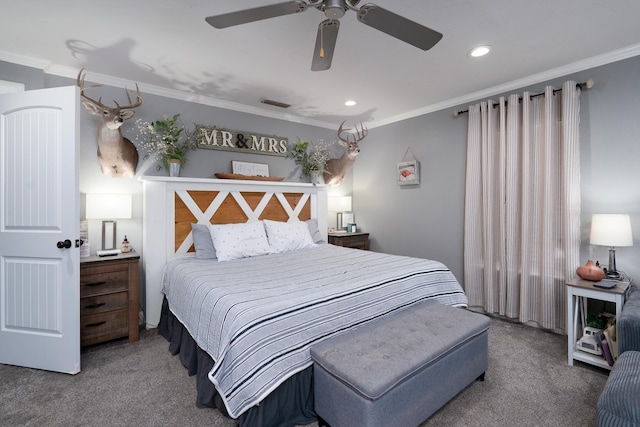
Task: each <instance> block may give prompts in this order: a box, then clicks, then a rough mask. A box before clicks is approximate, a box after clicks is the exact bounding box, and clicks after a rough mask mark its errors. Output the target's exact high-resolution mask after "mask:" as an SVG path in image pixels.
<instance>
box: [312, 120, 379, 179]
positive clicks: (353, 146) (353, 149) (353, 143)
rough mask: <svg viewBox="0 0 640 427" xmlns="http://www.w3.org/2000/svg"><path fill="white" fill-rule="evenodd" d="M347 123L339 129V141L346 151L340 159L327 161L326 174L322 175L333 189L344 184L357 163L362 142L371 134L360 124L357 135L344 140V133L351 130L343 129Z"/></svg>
mask: <svg viewBox="0 0 640 427" xmlns="http://www.w3.org/2000/svg"><path fill="white" fill-rule="evenodd" d="M345 122H346V120H345V121H344V122H342V124H341V125H340V128H338V141H339V142H340V144H341V145H344V146H345V147H346V151H345V152H344V154H343V155H342V157H340V158H339V159H329V160H327V164H326V165H325V166H324V173H323V174H322V175H323V177H324V182H325V184H328V185H331V186H333V187H335V186H337V185H340V184H342V181H343V180H344V178H345V177H346V176H347V174H348V173H349V171H350V170H351V168H352V167H353V163H354V162H355V161H356V156H357V155H358V153H360V145H359V144H360V142H361V141H362V140H363V139H364V138H365V137H366V136H367V134H368V133H369V130H368V129H367V128H366V127H365V126H364V125H363V124H362V123H360V129H358V127H357V126H356V128H355V129H356V133H355V135H354V134H350V135H347V137H346V138H344V137H342V132H344V131H348V130H351V129H343V128H342V127H343V126H344V124H345Z"/></svg>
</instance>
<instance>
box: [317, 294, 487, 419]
mask: <svg viewBox="0 0 640 427" xmlns="http://www.w3.org/2000/svg"><path fill="white" fill-rule="evenodd" d="M488 329H489V319H488V318H487V317H486V316H483V315H481V314H477V313H473V312H470V311H467V310H465V309H462V308H454V307H450V306H445V305H440V304H436V303H421V304H417V305H414V306H411V307H409V308H407V309H405V310H403V311H401V312H398V313H394V314H391V315H389V316H386V317H383V318H380V319H377V320H375V321H373V322H370V323H368V324H366V325H363V326H361V327H359V328H357V329H355V330H352V331H349V332H346V333H344V334H342V335H339V336H337V337H334V338H330V339H328V340H326V341H323V342H320V343H319V344H317V345H315V346H313V347H312V348H311V357H312V358H313V361H314V367H313V369H314V372H313V375H314V394H315V410H316V412H317V414H318V416H319V417H320V418H322V419H323V420H324V421H325V422H327V423H328V424H329V425H331V426H332V427H352V426H358V427H373V426H381V427H382V426H385V427H388V426H403V427H406V426H417V425H418V424H420V423H421V422H422V421H424V420H426V419H427V418H428V417H429V416H430V415H431V414H433V413H434V412H435V411H437V410H438V409H439V408H440V407H441V406H442V405H444V404H445V403H447V402H448V401H449V400H450V399H451V398H452V397H454V396H455V395H456V394H458V393H459V392H460V391H461V390H463V389H464V388H465V387H467V386H468V385H469V384H470V383H471V382H473V381H474V380H476V379H478V378H484V372H485V371H486V369H487V366H488V342H487V341H488V340H487V334H488Z"/></svg>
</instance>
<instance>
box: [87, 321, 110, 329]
mask: <svg viewBox="0 0 640 427" xmlns="http://www.w3.org/2000/svg"><path fill="white" fill-rule="evenodd" d="M105 323H107V322H106V321H105V320H103V321H102V322H95V323H87V325H86V326H87V328H95V327H96V326H100V325H104V324H105Z"/></svg>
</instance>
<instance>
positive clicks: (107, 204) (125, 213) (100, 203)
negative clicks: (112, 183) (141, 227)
mask: <svg viewBox="0 0 640 427" xmlns="http://www.w3.org/2000/svg"><path fill="white" fill-rule="evenodd" d="M86 217H87V219H130V218H131V194H87V211H86Z"/></svg>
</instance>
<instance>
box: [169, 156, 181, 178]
mask: <svg viewBox="0 0 640 427" xmlns="http://www.w3.org/2000/svg"><path fill="white" fill-rule="evenodd" d="M181 164H182V162H181V161H180V160H178V159H171V160H169V176H180V165H181Z"/></svg>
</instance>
